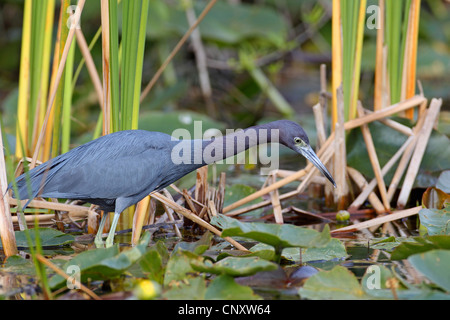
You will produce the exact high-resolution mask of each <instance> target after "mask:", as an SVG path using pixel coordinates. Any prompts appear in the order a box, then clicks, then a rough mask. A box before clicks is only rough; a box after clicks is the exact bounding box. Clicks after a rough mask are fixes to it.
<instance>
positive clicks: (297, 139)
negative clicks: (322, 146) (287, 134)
mask: <svg viewBox="0 0 450 320" xmlns="http://www.w3.org/2000/svg"><path fill="white" fill-rule="evenodd" d="M302 142H303V140H302V139H300V138H299V137H295V138H294V143H295V144H299V143H302Z"/></svg>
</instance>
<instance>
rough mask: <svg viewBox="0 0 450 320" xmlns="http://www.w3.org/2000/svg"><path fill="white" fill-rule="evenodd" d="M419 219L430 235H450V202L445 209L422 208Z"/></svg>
mask: <svg viewBox="0 0 450 320" xmlns="http://www.w3.org/2000/svg"><path fill="white" fill-rule="evenodd" d="M419 219H420V223H421V225H422V226H424V227H425V228H426V229H427V232H428V234H429V235H436V234H447V235H450V203H446V204H445V207H444V208H443V209H421V210H420V211H419Z"/></svg>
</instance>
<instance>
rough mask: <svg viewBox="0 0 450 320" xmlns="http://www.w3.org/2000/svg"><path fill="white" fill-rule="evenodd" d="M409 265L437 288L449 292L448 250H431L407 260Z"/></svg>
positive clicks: (449, 260)
mask: <svg viewBox="0 0 450 320" xmlns="http://www.w3.org/2000/svg"><path fill="white" fill-rule="evenodd" d="M408 261H409V262H410V263H411V265H412V266H413V267H414V268H415V269H416V270H418V271H419V272H420V273H422V274H423V275H424V276H425V277H427V278H428V279H430V280H431V281H433V282H434V283H435V284H436V285H437V286H439V287H440V288H442V289H444V290H445V291H447V292H450V273H449V266H450V250H431V251H428V252H425V253H421V254H415V255H413V256H410V257H409V258H408Z"/></svg>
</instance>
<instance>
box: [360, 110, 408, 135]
mask: <svg viewBox="0 0 450 320" xmlns="http://www.w3.org/2000/svg"><path fill="white" fill-rule="evenodd" d="M363 110H364V113H365V114H372V113H373V111H371V110H367V109H365V108H363ZM378 121H379V122H381V123H382V124H384V125H386V126H388V127H389V128H392V129H394V130H396V131H398V132H400V133H403V134H404V135H405V136H412V135H413V134H414V133H413V130H412V129H411V128H410V127H408V126H405V125H404V124H401V123H399V122H397V121H394V120H392V119H388V118H386V119H379V120H378Z"/></svg>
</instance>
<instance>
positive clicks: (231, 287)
mask: <svg viewBox="0 0 450 320" xmlns="http://www.w3.org/2000/svg"><path fill="white" fill-rule="evenodd" d="M205 298H206V299H209V300H259V299H261V297H259V296H258V295H256V294H255V293H254V292H253V290H252V289H251V288H250V287H247V286H242V285H240V284H237V283H236V282H235V281H234V279H233V277H231V276H229V275H221V276H218V277H217V278H215V279H214V280H213V281H212V282H211V283H210V284H209V286H208V289H206V294H205Z"/></svg>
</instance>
